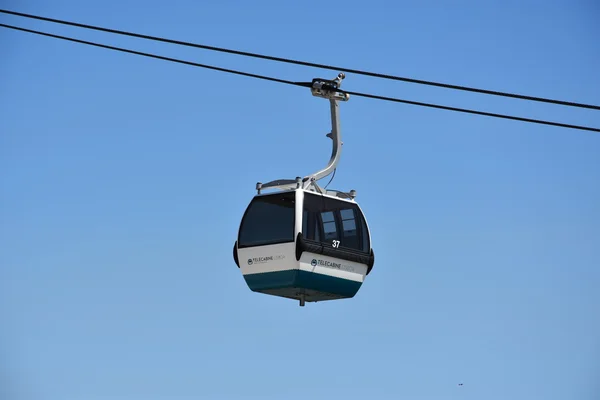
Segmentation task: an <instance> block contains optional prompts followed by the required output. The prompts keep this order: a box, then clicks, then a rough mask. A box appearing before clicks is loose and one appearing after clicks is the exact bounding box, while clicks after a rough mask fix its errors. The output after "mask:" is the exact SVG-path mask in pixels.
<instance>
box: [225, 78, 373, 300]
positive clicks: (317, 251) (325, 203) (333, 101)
mask: <svg viewBox="0 0 600 400" xmlns="http://www.w3.org/2000/svg"><path fill="white" fill-rule="evenodd" d="M342 79H344V75H343V74H339V75H338V77H337V78H336V79H334V80H324V79H320V78H318V79H313V82H312V84H311V86H310V87H311V91H312V94H313V95H314V96H317V97H324V98H327V99H329V100H330V108H331V118H332V130H331V133H329V134H327V136H328V137H330V138H331V139H332V141H333V150H332V154H331V159H330V160H329V164H328V165H327V167H325V168H324V169H322V170H321V171H319V172H317V173H315V174H312V175H309V176H307V177H305V178H300V177H297V178H296V179H295V180H288V179H281V180H275V181H272V182H269V183H266V184H262V183H260V182H259V183H257V184H256V190H257V194H256V195H255V196H254V198H253V199H252V201H251V202H250V204H249V205H248V207H247V208H246V211H245V212H244V215H243V217H242V220H241V223H240V226H239V230H238V236H237V240H236V241H235V244H234V247H233V258H234V261H235V263H236V265H237V266H238V267H239V268H240V270H241V272H242V275H243V277H244V279H245V281H246V284H247V285H248V287H249V288H250V290H252V291H254V292H259V293H264V294H268V295H273V296H279V297H284V298H288V299H294V300H298V301H299V302H300V306H304V305H305V302H317V301H325V300H336V299H345V298H352V297H354V296H355V295H356V293H357V292H358V290H359V289H360V287H361V285H362V284H363V282H364V280H365V277H366V276H367V275H368V274H369V273H370V272H371V270H372V269H373V265H374V262H375V255H374V252H373V249H372V247H371V236H370V233H369V227H368V224H367V220H366V218H365V216H364V214H363V212H362V210H361V208H360V206H359V205H358V203H356V201H355V197H356V191H354V190H351V191H350V192H348V193H346V192H342V191H338V190H327V189H324V188H321V187H320V186H319V185H318V183H317V181H318V180H320V179H322V178H324V177H326V176H328V175H329V174H331V173H332V172H335V168H336V165H337V163H338V161H339V159H340V154H341V147H342V142H341V135H340V129H339V111H338V101H340V100H341V101H347V100H348V99H349V95H348V94H347V93H345V92H342V91H341V90H340V89H339V87H340V83H341V80H342ZM265 189H277V191H275V192H271V193H263V192H262V191H263V190H265Z"/></svg>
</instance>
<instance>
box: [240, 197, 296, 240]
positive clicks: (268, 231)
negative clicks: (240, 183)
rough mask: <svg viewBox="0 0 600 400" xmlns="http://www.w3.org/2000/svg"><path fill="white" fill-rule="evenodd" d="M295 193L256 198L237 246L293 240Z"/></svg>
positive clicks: (243, 225) (244, 222) (245, 219)
mask: <svg viewBox="0 0 600 400" xmlns="http://www.w3.org/2000/svg"><path fill="white" fill-rule="evenodd" d="M294 199H295V193H294V192H288V193H276V194H269V195H265V196H260V197H255V198H254V199H253V200H252V202H251V203H250V205H249V206H248V209H247V210H246V214H245V215H244V218H243V220H242V224H241V227H240V234H239V238H238V246H239V247H248V246H261V245H266V244H275V243H283V242H293V241H294V224H295V210H294V206H295V201H294Z"/></svg>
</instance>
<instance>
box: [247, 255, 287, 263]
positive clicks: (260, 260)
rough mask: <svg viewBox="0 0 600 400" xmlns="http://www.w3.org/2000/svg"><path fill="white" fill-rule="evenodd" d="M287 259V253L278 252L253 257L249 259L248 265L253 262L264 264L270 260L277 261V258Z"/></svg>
mask: <svg viewBox="0 0 600 400" xmlns="http://www.w3.org/2000/svg"><path fill="white" fill-rule="evenodd" d="M283 259H285V255H283V254H278V255H276V256H267V257H252V258H249V259H248V265H252V264H264V263H268V262H269V261H277V260H283Z"/></svg>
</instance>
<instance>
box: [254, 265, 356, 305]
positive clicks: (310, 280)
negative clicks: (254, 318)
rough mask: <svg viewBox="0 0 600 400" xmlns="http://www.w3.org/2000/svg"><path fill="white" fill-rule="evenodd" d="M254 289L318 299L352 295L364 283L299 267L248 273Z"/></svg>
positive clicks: (297, 297)
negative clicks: (299, 268) (303, 269)
mask: <svg viewBox="0 0 600 400" xmlns="http://www.w3.org/2000/svg"><path fill="white" fill-rule="evenodd" d="M244 279H245V280H246V283H247V284H248V287H249V288H250V290H252V291H254V292H259V293H264V294H269V295H273V296H279V297H285V298H289V299H294V300H300V299H301V298H302V295H304V296H303V297H304V301H306V302H316V301H326V300H338V299H345V298H352V297H354V296H355V295H356V293H357V292H358V290H359V289H360V287H361V285H362V283H361V282H357V281H353V280H349V279H343V278H338V277H334V276H329V275H324V274H319V273H314V272H307V271H302V270H298V269H292V270H285V271H276V272H263V273H256V274H246V275H244Z"/></svg>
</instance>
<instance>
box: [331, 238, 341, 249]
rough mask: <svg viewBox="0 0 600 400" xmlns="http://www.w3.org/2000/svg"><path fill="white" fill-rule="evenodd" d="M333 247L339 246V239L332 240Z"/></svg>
mask: <svg viewBox="0 0 600 400" xmlns="http://www.w3.org/2000/svg"><path fill="white" fill-rule="evenodd" d="M333 247H335V248H338V247H340V241H339V240H334V241H333Z"/></svg>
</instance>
